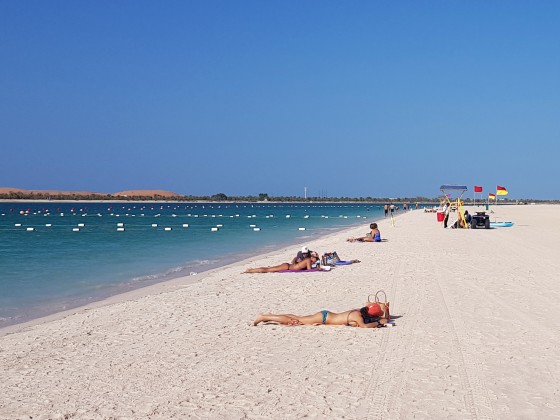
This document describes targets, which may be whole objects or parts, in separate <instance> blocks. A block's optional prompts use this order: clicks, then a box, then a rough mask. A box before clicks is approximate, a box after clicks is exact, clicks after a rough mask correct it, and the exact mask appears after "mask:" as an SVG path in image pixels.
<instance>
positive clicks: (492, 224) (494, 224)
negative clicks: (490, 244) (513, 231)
mask: <svg viewBox="0 0 560 420" xmlns="http://www.w3.org/2000/svg"><path fill="white" fill-rule="evenodd" d="M512 226H513V222H490V227H493V228H498V227H512Z"/></svg>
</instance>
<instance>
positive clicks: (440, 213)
mask: <svg viewBox="0 0 560 420" xmlns="http://www.w3.org/2000/svg"><path fill="white" fill-rule="evenodd" d="M443 219H444V214H443V212H442V211H438V212H437V221H438V222H443Z"/></svg>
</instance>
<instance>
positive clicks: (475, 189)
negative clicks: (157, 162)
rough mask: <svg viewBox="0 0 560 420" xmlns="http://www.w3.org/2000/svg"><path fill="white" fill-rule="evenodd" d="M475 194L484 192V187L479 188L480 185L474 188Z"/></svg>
mask: <svg viewBox="0 0 560 420" xmlns="http://www.w3.org/2000/svg"><path fill="white" fill-rule="evenodd" d="M474 192H482V187H479V186H478V185H475V186H474Z"/></svg>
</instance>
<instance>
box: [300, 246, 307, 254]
mask: <svg viewBox="0 0 560 420" xmlns="http://www.w3.org/2000/svg"><path fill="white" fill-rule="evenodd" d="M301 252H303V253H304V254H305V253H307V252H309V248H307V247H306V246H304V247H303V248H301Z"/></svg>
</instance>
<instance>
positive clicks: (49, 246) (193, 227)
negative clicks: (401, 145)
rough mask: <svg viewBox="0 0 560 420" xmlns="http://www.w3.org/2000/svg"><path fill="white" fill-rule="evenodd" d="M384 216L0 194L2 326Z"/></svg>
mask: <svg viewBox="0 0 560 420" xmlns="http://www.w3.org/2000/svg"><path fill="white" fill-rule="evenodd" d="M382 217H383V207H382V206H381V205H377V204H340V203H321V204H313V203H300V204H298V203H290V204H273V203H270V204H261V203H259V204H250V203H236V204H231V203H212V204H192V203H167V202H166V203H154V202H150V203H132V202H115V203H107V202H103V203H96V202H94V203H91V202H87V203H86V202H73V203H60V202H37V203H31V202H4V203H0V327H3V326H7V325H12V324H16V323H19V322H24V321H27V320H30V319H33V318H37V317H39V316H43V315H47V314H51V313H55V312H59V311H62V310H65V309H70V308H73V307H77V306H81V305H84V304H87V303H88V302H92V301H95V300H100V299H102V298H105V297H107V296H110V295H114V294H117V293H121V292H123V291H127V290H131V289H135V288H139V287H143V286H146V285H149V284H153V283H157V282H161V281H165V280H169V279H171V278H175V277H180V276H187V275H194V274H196V273H200V272H202V271H205V270H209V269H211V268H215V267H218V266H223V265H225V264H228V263H231V262H234V261H239V260H241V259H244V258H246V257H248V256H251V255H255V254H262V253H265V252H270V251H272V250H274V249H278V248H281V247H283V246H286V245H289V244H295V243H305V241H306V240H307V239H310V238H313V237H316V236H317V235H322V234H326V233H329V232H333V231H336V230H340V229H343V228H347V227H350V226H356V225H364V227H365V226H367V225H368V224H369V223H371V221H373V220H378V219H380V218H382ZM366 230H367V228H366ZM295 252H297V248H296V247H294V253H295Z"/></svg>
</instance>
